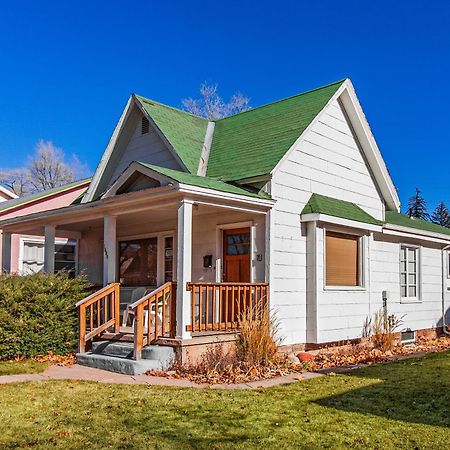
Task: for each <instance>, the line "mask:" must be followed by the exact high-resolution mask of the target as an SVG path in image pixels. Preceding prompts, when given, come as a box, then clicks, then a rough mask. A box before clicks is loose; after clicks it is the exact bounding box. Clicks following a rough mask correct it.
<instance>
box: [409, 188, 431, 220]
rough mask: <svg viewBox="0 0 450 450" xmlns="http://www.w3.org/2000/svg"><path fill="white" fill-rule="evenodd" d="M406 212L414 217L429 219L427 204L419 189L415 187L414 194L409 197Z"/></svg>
mask: <svg viewBox="0 0 450 450" xmlns="http://www.w3.org/2000/svg"><path fill="white" fill-rule="evenodd" d="M406 214H408V216H409V217H413V218H415V219H423V220H429V218H430V215H429V214H428V211H427V204H426V202H425V199H424V198H423V197H422V194H421V193H420V189H417V188H416V195H413V196H411V197H409V201H408V210H407V211H406Z"/></svg>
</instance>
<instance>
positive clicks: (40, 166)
mask: <svg viewBox="0 0 450 450" xmlns="http://www.w3.org/2000/svg"><path fill="white" fill-rule="evenodd" d="M29 170H30V175H31V183H32V184H33V186H34V189H35V190H36V191H44V190H46V189H52V188H55V187H58V186H61V185H63V184H66V183H70V182H71V181H74V180H75V173H74V171H73V170H72V168H71V167H69V165H68V164H66V162H65V161H64V152H63V151H62V149H61V148H59V147H56V146H55V145H53V143H52V142H50V141H47V142H46V141H43V140H40V141H39V142H38V143H37V145H36V154H35V155H34V156H33V157H31V159H30V165H29Z"/></svg>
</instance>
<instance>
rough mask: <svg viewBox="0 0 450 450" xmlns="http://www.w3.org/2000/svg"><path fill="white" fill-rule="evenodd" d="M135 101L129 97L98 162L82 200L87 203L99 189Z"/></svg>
mask: <svg viewBox="0 0 450 450" xmlns="http://www.w3.org/2000/svg"><path fill="white" fill-rule="evenodd" d="M135 102H136V100H135V99H134V98H133V96H131V97H130V98H129V99H128V102H127V104H126V106H125V109H124V110H123V112H122V115H121V116H120V119H119V122H117V125H116V127H115V128H114V131H113V134H112V136H111V138H110V140H109V142H108V145H107V146H106V149H105V151H104V152H103V155H102V157H101V159H100V162H99V163H98V166H97V169H96V170H95V173H94V176H93V177H92V181H91V184H90V185H89V187H88V190H87V191H86V194H85V196H84V197H83V199H82V200H81V203H87V202H90V201H92V200H93V198H94V194H95V192H96V190H97V187H98V185H99V183H100V180H101V179H102V176H103V173H104V171H105V169H106V166H107V165H108V161H109V159H110V158H111V155H112V153H113V150H114V148H115V147H116V143H117V139H118V137H119V135H120V133H121V131H122V129H123V126H124V124H125V122H126V120H127V119H128V117H129V115H130V113H131V110H132V108H133V106H134V104H135Z"/></svg>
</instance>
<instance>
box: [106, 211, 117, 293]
mask: <svg viewBox="0 0 450 450" xmlns="http://www.w3.org/2000/svg"><path fill="white" fill-rule="evenodd" d="M116 222H117V220H116V216H110V215H106V216H105V217H104V219H103V285H104V286H107V285H108V284H110V283H114V282H115V281H116V245H117V244H116Z"/></svg>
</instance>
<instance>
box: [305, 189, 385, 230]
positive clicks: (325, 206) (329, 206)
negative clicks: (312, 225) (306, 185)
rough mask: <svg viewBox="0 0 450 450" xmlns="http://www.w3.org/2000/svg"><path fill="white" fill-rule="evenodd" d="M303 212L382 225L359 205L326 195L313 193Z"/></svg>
mask: <svg viewBox="0 0 450 450" xmlns="http://www.w3.org/2000/svg"><path fill="white" fill-rule="evenodd" d="M302 214H326V215H328V216H333V217H340V218H341V219H348V220H354V221H356V222H363V223H369V224H372V225H381V222H380V221H378V220H377V219H375V218H374V217H372V216H371V215H370V214H368V213H366V212H365V211H364V210H363V209H361V208H360V207H359V206H358V205H356V204H355V203H351V202H346V201H344V200H338V199H336V198H332V197H326V196H324V195H319V194H313V195H311V198H310V199H309V201H308V203H307V204H306V205H305V207H304V208H303V211H302Z"/></svg>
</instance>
